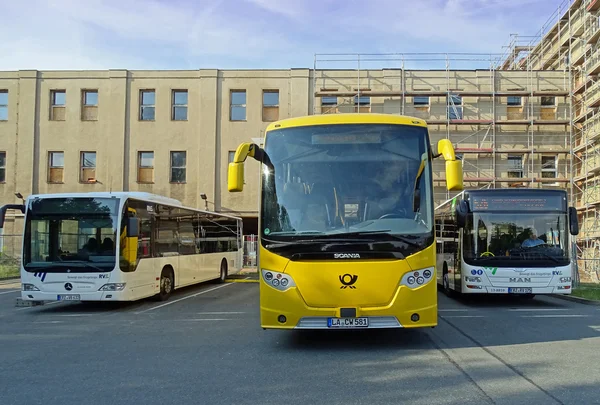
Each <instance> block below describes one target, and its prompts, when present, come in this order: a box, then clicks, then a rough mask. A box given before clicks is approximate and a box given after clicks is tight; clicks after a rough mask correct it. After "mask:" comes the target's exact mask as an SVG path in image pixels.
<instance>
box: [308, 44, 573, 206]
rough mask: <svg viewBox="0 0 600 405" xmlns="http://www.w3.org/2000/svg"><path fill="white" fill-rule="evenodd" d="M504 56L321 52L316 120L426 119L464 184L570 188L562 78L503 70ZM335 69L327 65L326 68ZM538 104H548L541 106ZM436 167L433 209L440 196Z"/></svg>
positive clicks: (439, 167) (439, 165) (565, 80)
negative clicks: (457, 163)
mask: <svg viewBox="0 0 600 405" xmlns="http://www.w3.org/2000/svg"><path fill="white" fill-rule="evenodd" d="M503 57H504V55H502V54H492V55H490V54H485V55H484V54H461V53H454V54H450V53H444V54H437V53H410V54H409V53H405V54H317V55H315V60H314V67H313V71H312V75H311V78H312V86H313V96H314V97H313V100H312V110H313V113H314V114H330V113H338V112H359V113H368V112H382V113H389V114H402V115H409V116H414V117H418V118H423V119H425V120H426V121H427V123H428V127H429V132H430V136H431V140H432V143H436V142H437V140H439V139H442V138H446V139H450V140H451V141H452V143H453V144H454V146H455V149H456V153H457V155H458V156H459V158H461V159H462V160H463V167H464V176H465V178H464V180H465V187H467V188H490V187H492V188H496V187H524V186H528V187H540V186H544V187H559V188H560V187H563V188H564V187H567V186H568V185H569V183H570V176H569V173H570V170H571V169H570V159H569V156H570V152H571V139H570V131H569V128H570V124H571V120H570V115H569V112H570V105H569V100H570V89H569V83H570V81H569V77H568V74H567V73H568V72H564V71H556V72H544V71H534V70H533V69H527V70H523V71H521V70H514V71H510V70H502V69H499V68H498V66H499V65H501V63H502V58H503ZM330 66H332V67H330ZM542 99H552V100H553V102H552V103H551V104H552V105H549V106H542V105H541V104H542V103H541V100H542ZM443 167H444V166H443V162H437V161H436V162H435V163H434V181H435V197H436V203H439V202H441V201H445V200H447V199H450V198H452V197H453V195H452V194H451V193H450V192H448V191H446V189H445V178H444V175H443V174H444V169H443Z"/></svg>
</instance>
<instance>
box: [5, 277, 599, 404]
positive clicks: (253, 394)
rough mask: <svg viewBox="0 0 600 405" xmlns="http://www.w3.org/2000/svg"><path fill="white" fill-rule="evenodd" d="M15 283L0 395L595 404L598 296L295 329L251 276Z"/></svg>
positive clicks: (10, 399) (143, 400)
mask: <svg viewBox="0 0 600 405" xmlns="http://www.w3.org/2000/svg"><path fill="white" fill-rule="evenodd" d="M242 279H245V277H243V278H242ZM248 281H249V280H248ZM18 288H19V285H18V284H16V283H14V282H12V284H11V282H2V283H0V343H1V346H0V365H1V366H0V381H1V384H0V403H1V404H2V405H12V404H15V405H16V404H31V405H33V404H65V403H77V404H111V405H118V404H172V403H177V404H184V403H190V404H192V403H193V404H261V405H263V404H285V405H292V404H303V405H304V404H369V405H371V404H400V403H410V404H427V405H430V404H485V403H490V404H492V403H495V404H527V405H533V404H596V403H600V371H599V370H600V366H599V365H600V307H594V306H587V305H582V304H579V303H575V302H570V301H564V300H558V299H556V298H551V297H541V298H539V297H536V298H535V299H533V300H529V301H527V300H517V299H499V298H494V299H492V298H485V297H483V298H479V299H469V300H466V299H465V300H463V299H450V298H448V297H445V296H443V295H441V294H440V296H439V304H440V322H439V326H438V327H437V328H435V329H426V330H412V331H411V330H387V331H385V330H384V331H377V330H371V331H358V332H357V331H348V332H346V331H322V332H321V331H319V332H314V331H310V332H302V333H300V332H286V331H263V330H262V329H261V328H260V325H259V314H258V284H256V283H251V282H250V283H249V282H232V283H226V284H212V283H207V284H205V285H200V286H196V287H191V288H187V289H184V290H181V291H179V292H176V293H175V294H174V295H173V296H172V297H171V299H170V300H169V301H167V302H153V301H151V300H145V301H141V302H138V303H132V304H117V305H97V304H77V303H59V304H50V305H44V306H40V307H23V308H17V307H15V306H14V301H15V298H16V297H17V296H18V294H19V293H18V291H15V290H17V289H18Z"/></svg>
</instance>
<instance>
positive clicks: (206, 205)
mask: <svg viewBox="0 0 600 405" xmlns="http://www.w3.org/2000/svg"><path fill="white" fill-rule="evenodd" d="M200 198H202V199H203V200H204V209H205V210H206V211H208V200H207V197H206V194H204V193H202V194H200Z"/></svg>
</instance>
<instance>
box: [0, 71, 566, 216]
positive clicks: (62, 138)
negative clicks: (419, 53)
mask: <svg viewBox="0 0 600 405" xmlns="http://www.w3.org/2000/svg"><path fill="white" fill-rule="evenodd" d="M360 75H361V78H360V80H358V78H357V72H356V71H344V70H335V71H329V70H327V71H323V70H317V71H315V72H311V71H309V70H308V69H290V70H235V71H219V70H193V71H127V70H109V71H83V72H81V71H78V72H41V71H20V72H7V73H2V74H0V91H2V90H6V91H8V95H9V106H8V111H9V114H8V120H7V121H4V122H0V150H1V151H5V152H6V156H7V159H6V164H7V168H6V182H5V183H4V184H2V185H0V198H1V202H2V203H8V202H13V201H15V197H14V193H15V192H17V191H18V192H21V193H22V194H23V195H27V194H30V193H58V192H85V191H108V190H114V191H117V190H132V191H147V192H153V193H157V194H161V195H167V196H170V197H173V198H177V199H179V200H181V201H183V203H184V204H186V205H189V206H193V207H203V206H204V201H203V200H202V199H201V197H200V195H201V194H206V196H207V201H208V208H209V209H214V210H217V211H233V212H235V213H237V214H239V215H242V216H249V217H253V216H256V213H257V208H258V178H259V177H258V173H259V164H258V163H257V162H255V161H253V160H250V161H249V162H248V164H247V165H246V186H245V190H244V192H243V193H228V192H227V186H226V181H227V165H228V163H229V159H230V154H231V153H233V152H234V151H235V149H236V148H237V146H238V145H239V144H240V143H242V142H251V141H252V140H253V139H257V138H259V139H260V138H262V137H263V136H264V131H265V129H266V127H267V125H268V124H269V122H270V121H272V120H274V119H282V118H287V117H292V116H299V115H306V114H312V113H317V114H320V113H322V110H321V98H320V97H315V95H314V94H313V92H314V91H317V92H318V91H321V90H322V89H329V90H335V91H338V92H344V91H345V92H350V93H352V92H355V91H357V90H358V89H359V88H360V89H361V91H365V89H366V90H367V91H378V92H385V91H393V92H396V93H394V94H393V95H386V94H380V95H378V96H374V97H372V98H371V99H370V103H369V106H368V107H367V109H365V110H362V111H364V112H382V113H391V114H399V113H404V114H407V115H413V116H419V117H422V118H425V119H427V120H430V122H431V124H430V126H429V129H430V134H431V140H432V143H434V144H435V143H437V141H438V140H440V139H442V138H449V139H450V140H452V142H453V143H455V144H456V146H457V151H458V152H459V154H460V155H461V156H462V158H463V160H464V162H465V165H464V166H465V177H466V178H467V179H471V180H469V181H468V182H467V183H466V185H467V186H468V187H481V186H482V185H485V183H486V181H484V180H485V179H488V178H490V179H492V178H493V179H500V180H502V179H505V178H507V177H508V171H509V169H510V164H511V163H510V162H508V156H509V154H513V155H514V151H515V150H520V151H521V152H520V153H518V154H520V155H523V165H524V168H523V177H524V178H525V180H526V179H527V178H532V177H542V174H541V167H542V155H543V154H542V153H541V152H545V153H546V154H550V155H555V156H557V162H558V163H557V169H556V176H557V177H558V178H561V179H567V178H568V163H569V160H568V159H567V158H566V154H565V153H562V154H560V153H559V152H558V151H559V150H561V148H562V149H565V148H567V147H568V140H567V139H568V128H567V126H565V125H562V126H561V125H533V126H531V125H505V124H504V122H505V120H507V119H528V120H531V119H540V117H541V113H542V107H541V98H540V97H537V96H536V97H523V98H522V101H523V106H522V107H521V116H517V117H516V118H515V115H514V114H515V112H514V108H515V107H509V106H507V99H506V98H505V97H496V98H493V97H490V93H491V92H493V91H494V92H497V91H514V90H523V91H528V92H533V91H564V90H565V89H566V88H567V86H568V81H566V79H565V73H564V72H561V71H547V72H542V71H540V72H529V73H528V72H523V71H489V70H461V71H457V70H451V71H446V70H443V71H436V70H419V71H405V72H402V71H400V70H391V69H386V70H371V71H363V72H360ZM403 89H404V90H406V91H409V92H410V91H423V92H432V95H431V97H430V98H429V102H428V104H427V105H426V106H415V105H414V97H412V96H406V97H401V94H400V95H399V94H398V92H401V91H402V90H403ZM53 91H64V101H65V104H64V107H60V108H62V110H64V111H53V107H52V92H53ZM85 91H97V106H96V107H95V111H92V110H90V109H89V108H88V107H84V106H83V100H84V94H85V93H84V92H85ZM142 91H153V92H154V93H153V94H154V98H153V104H148V105H146V106H145V109H146V110H147V109H148V108H152V107H153V108H154V117H153V118H152V119H147V120H143V119H141V114H142V112H141V102H142ZM173 91H186V92H187V104H186V106H187V107H186V108H187V115H186V117H185V119H184V120H174V119H173V118H174V117H173V107H174V106H173V97H174V95H173ZM240 91H243V92H245V100H244V103H243V105H241V104H240V105H239V106H237V107H238V110H236V111H237V112H236V113H239V108H241V109H242V110H245V113H244V114H242V115H243V117H241V118H240V117H232V109H231V103H232V97H237V96H232V92H240ZM265 91H267V92H272V91H276V92H277V93H278V101H277V105H276V106H274V107H271V108H270V109H268V111H267V110H265V109H264V106H263V94H264V92H265ZM448 92H451V93H452V92H469V94H468V95H465V96H464V97H462V107H461V108H462V119H464V120H495V121H496V125H491V124H490V123H483V124H482V123H462V124H450V125H448V123H447V121H446V120H447V114H448V107H447V93H448ZM440 93H441V94H440ZM238 96H239V95H238ZM60 108H59V109H60ZM510 108H512V109H513V110H511V111H509V109H510ZM552 108H553V111H554V113H553V114H554V115H553V118H554V119H568V113H569V103H568V99H567V98H566V97H564V96H562V97H556V106H555V107H552ZM274 111H276V112H274ZM337 111H339V112H352V111H355V106H354V99H353V97H350V96H346V97H339V98H338V105H337ZM61 114H62V115H61ZM56 117H59V118H61V119H59V120H57V119H55V118H56ZM62 117H64V119H62ZM84 117H85V119H84ZM90 117H92V118H91V119H89V118H90ZM234 118H240V119H234ZM490 148H491V151H488V150H487V149H490ZM461 149H462V150H463V151H462V152H461ZM484 149H485V150H484ZM51 152H62V153H64V169H63V175H62V178H61V181H56V178H55V177H52V179H51V178H50V177H51V175H50V169H49V154H50V153H51ZM83 152H95V153H96V167H95V177H94V181H86V179H85V178H82V176H81V167H80V164H81V160H82V157H81V156H82V153H83ZM141 152H152V153H153V159H152V164H151V168H149V169H144V173H143V174H142V175H141V176H142V177H140V170H139V162H140V153H141ZM171 152H185V154H186V161H185V181H183V182H172V181H171V178H170V173H171V169H170V164H171ZM434 167H435V169H436V173H435V177H436V179H437V180H438V181H437V182H436V198H437V201H436V202H437V203H439V202H442V201H443V200H444V199H445V198H447V197H448V194H447V193H446V191H445V188H444V183H443V179H444V174H443V162H436V164H435V165H434ZM53 173H55V171H53ZM86 173H88V172H87V171H86ZM148 173H150V174H148ZM473 179H474V180H473ZM482 179H484V180H482ZM51 180H53V181H51ZM500 180H498V181H500ZM488 182H489V181H488ZM511 184H513V183H506V184H503V185H504V186H508V185H511ZM548 184H549V183H548ZM558 185H559V186H560V185H561V184H558ZM551 186H552V185H551Z"/></svg>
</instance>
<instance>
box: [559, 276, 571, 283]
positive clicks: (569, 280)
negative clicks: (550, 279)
mask: <svg viewBox="0 0 600 405" xmlns="http://www.w3.org/2000/svg"><path fill="white" fill-rule="evenodd" d="M560 282H561V283H570V282H571V277H561V278H560Z"/></svg>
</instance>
